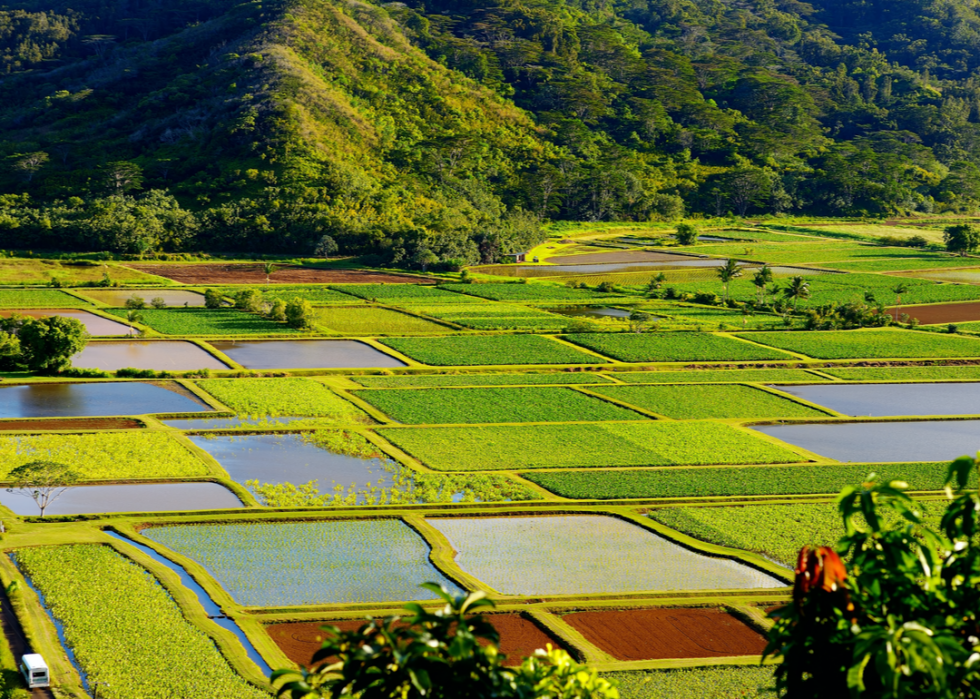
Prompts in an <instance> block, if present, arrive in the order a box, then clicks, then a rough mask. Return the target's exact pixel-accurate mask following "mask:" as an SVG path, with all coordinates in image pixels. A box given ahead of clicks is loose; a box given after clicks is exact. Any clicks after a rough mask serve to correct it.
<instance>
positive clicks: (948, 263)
mask: <svg viewBox="0 0 980 699" xmlns="http://www.w3.org/2000/svg"><path fill="white" fill-rule="evenodd" d="M976 264H977V259H976V258H969V257H950V256H949V255H942V256H936V257H923V258H912V259H905V258H901V257H898V258H895V257H890V258H884V259H880V260H862V261H860V262H827V263H821V264H820V266H821V267H826V268H829V269H842V270H845V271H848V272H904V271H908V270H915V269H947V268H956V267H975V266H976Z"/></svg>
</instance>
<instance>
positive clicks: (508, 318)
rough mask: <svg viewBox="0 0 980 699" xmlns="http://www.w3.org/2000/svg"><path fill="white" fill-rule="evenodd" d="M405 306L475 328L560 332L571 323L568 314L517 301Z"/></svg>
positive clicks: (440, 318)
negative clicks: (556, 313) (562, 314)
mask: <svg viewBox="0 0 980 699" xmlns="http://www.w3.org/2000/svg"><path fill="white" fill-rule="evenodd" d="M405 308H408V309H409V310H412V311H414V312H416V313H421V314H422V315H427V316H431V317H432V318H438V319H439V320H445V321H448V322H450V323H456V324H457V325H462V326H464V327H467V328H473V329H475V330H524V331H528V332H559V331H561V330H562V329H564V328H565V327H567V326H568V324H569V320H568V318H565V317H564V316H560V315H555V314H554V313H546V312H544V311H540V310H538V309H536V308H529V307H527V306H520V305H517V304H506V303H491V302H487V303H481V304H478V305H473V304H469V305H459V304H454V305H451V306H450V305H440V306H428V305H426V306H416V305H412V306H409V305H407V304H406V305H405Z"/></svg>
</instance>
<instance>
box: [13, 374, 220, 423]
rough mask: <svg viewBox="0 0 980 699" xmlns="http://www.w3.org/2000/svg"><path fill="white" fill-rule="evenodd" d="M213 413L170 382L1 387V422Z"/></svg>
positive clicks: (198, 399) (198, 400)
mask: <svg viewBox="0 0 980 699" xmlns="http://www.w3.org/2000/svg"><path fill="white" fill-rule="evenodd" d="M211 410H212V408H211V407H210V406H208V405H207V404H206V403H204V401H202V400H201V399H200V398H198V397H196V396H194V394H192V393H191V392H190V391H188V390H187V389H185V388H183V387H182V386H180V385H178V384H176V383H173V382H169V381H165V382H158V383H146V382H138V381H126V382H119V383H116V382H105V383H41V384H27V385H21V386H0V419H4V418H25V417H95V416H103V415H145V414H147V413H188V412H207V411H211Z"/></svg>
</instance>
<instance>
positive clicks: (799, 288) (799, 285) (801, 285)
mask: <svg viewBox="0 0 980 699" xmlns="http://www.w3.org/2000/svg"><path fill="white" fill-rule="evenodd" d="M783 296H785V297H786V298H788V299H792V300H793V310H794V311H795V310H796V307H797V305H798V304H799V303H800V299H808V298H810V282H808V281H807V280H806V278H805V277H793V278H792V279H790V280H789V285H788V286H787V287H786V288H785V289H783Z"/></svg>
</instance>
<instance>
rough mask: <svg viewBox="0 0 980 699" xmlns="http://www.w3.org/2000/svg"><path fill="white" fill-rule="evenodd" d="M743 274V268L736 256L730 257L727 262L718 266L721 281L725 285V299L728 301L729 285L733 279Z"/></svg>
mask: <svg viewBox="0 0 980 699" xmlns="http://www.w3.org/2000/svg"><path fill="white" fill-rule="evenodd" d="M742 274H743V268H742V267H741V266H740V265H739V264H738V262H736V261H735V259H734V258H731V257H729V258H728V259H727V260H725V264H724V265H722V266H721V267H719V268H718V278H719V279H720V280H721V283H722V284H724V285H725V300H726V301H727V300H728V298H729V296H728V285H729V284H730V283H731V281H732V279H737V278H738V277H741V276H742Z"/></svg>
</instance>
